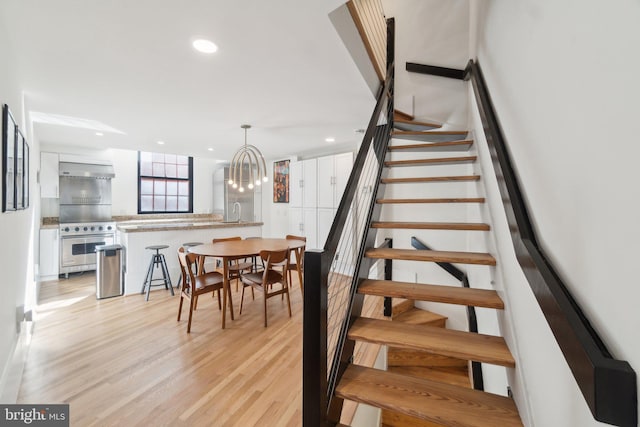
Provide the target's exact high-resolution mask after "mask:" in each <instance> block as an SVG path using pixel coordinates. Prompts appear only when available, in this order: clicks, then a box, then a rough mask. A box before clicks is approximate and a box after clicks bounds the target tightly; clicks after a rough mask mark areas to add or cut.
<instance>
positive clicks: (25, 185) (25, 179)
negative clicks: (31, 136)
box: [22, 137, 29, 209]
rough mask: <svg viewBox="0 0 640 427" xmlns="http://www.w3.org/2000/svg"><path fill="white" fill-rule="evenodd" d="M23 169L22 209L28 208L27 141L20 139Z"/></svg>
mask: <svg viewBox="0 0 640 427" xmlns="http://www.w3.org/2000/svg"><path fill="white" fill-rule="evenodd" d="M22 146H23V147H24V148H23V156H24V167H23V169H22V177H23V179H22V198H23V200H24V203H23V205H24V208H25V209H26V208H28V207H29V144H28V143H27V140H26V139H25V138H24V137H23V138H22Z"/></svg>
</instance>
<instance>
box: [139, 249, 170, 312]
mask: <svg viewBox="0 0 640 427" xmlns="http://www.w3.org/2000/svg"><path fill="white" fill-rule="evenodd" d="M168 247H169V246H168V245H153V246H147V247H146V248H145V249H150V250H152V251H156V253H155V254H152V255H151V262H150V263H149V268H148V269H147V275H146V276H145V278H144V283H143V284H142V291H141V292H140V293H141V294H144V291H145V289H146V290H147V296H146V298H145V301H149V292H150V291H151V286H162V285H164V287H165V289H169V290H170V291H171V296H173V295H174V293H173V285H172V284H171V276H169V269H168V268H167V261H165V259H164V254H161V253H160V250H161V249H166V248H168ZM154 267H159V268H160V269H161V270H162V278H158V279H154V278H153V270H154ZM154 281H162V283H159V284H156V285H154V284H152V282H154Z"/></svg>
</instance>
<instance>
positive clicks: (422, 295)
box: [358, 279, 504, 309]
mask: <svg viewBox="0 0 640 427" xmlns="http://www.w3.org/2000/svg"><path fill="white" fill-rule="evenodd" d="M358 292H359V293H361V294H365V295H378V296H387V297H393V298H408V299H414V300H418V301H432V302H442V303H447V304H460V305H470V306H474V307H486V308H496V309H504V302H503V301H502V299H500V297H499V296H498V293H497V292H496V291H492V290H486V289H471V288H463V287H457V286H441V285H430V284H426V283H411V282H397V281H392V280H371V279H369V280H364V281H363V282H361V283H360V285H359V286H358Z"/></svg>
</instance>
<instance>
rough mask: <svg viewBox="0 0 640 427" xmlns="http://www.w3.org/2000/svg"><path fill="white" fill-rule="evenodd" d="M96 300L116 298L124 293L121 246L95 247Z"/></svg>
mask: <svg viewBox="0 0 640 427" xmlns="http://www.w3.org/2000/svg"><path fill="white" fill-rule="evenodd" d="M96 255H97V256H96V298H97V299H102V298H110V297H117V296H120V295H122V294H123V291H124V272H123V268H122V245H102V246H96Z"/></svg>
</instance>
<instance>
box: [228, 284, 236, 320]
mask: <svg viewBox="0 0 640 427" xmlns="http://www.w3.org/2000/svg"><path fill="white" fill-rule="evenodd" d="M231 294H232V292H231V291H229V310H231V320H235V318H234V317H233V296H232V295H231Z"/></svg>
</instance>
